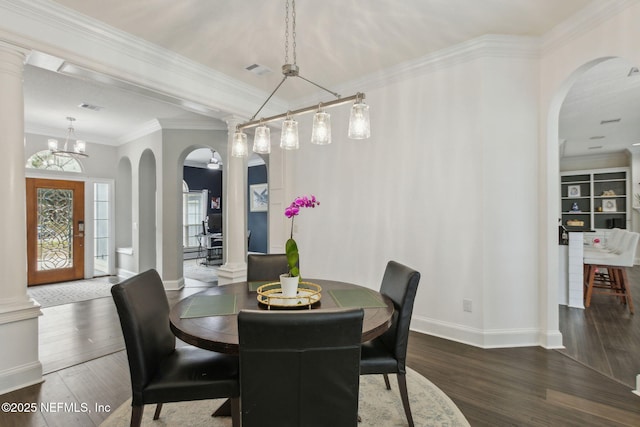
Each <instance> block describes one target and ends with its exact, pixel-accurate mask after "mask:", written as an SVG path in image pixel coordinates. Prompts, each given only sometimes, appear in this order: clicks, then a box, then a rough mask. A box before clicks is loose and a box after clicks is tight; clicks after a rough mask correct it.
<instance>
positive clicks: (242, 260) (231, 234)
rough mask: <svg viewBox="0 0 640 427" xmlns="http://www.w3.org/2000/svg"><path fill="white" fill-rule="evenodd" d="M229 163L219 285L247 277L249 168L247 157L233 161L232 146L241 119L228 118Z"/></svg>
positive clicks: (226, 164) (227, 160)
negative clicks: (222, 261) (222, 256)
mask: <svg viewBox="0 0 640 427" xmlns="http://www.w3.org/2000/svg"><path fill="white" fill-rule="evenodd" d="M225 121H226V122H227V132H228V137H227V159H226V163H225V169H224V171H225V173H224V175H223V178H222V179H223V181H224V192H223V198H224V200H223V202H222V204H223V209H224V213H223V221H224V226H223V230H222V232H223V239H224V244H223V254H224V260H225V262H224V264H223V265H222V266H220V268H219V269H218V284H219V285H226V284H229V283H233V282H237V281H241V280H245V279H246V277H247V261H246V259H247V257H246V254H247V167H248V166H247V165H248V159H247V158H246V157H233V156H232V155H231V145H232V144H233V134H234V132H235V130H236V125H237V124H238V123H240V119H239V118H238V117H227V118H226V119H225Z"/></svg>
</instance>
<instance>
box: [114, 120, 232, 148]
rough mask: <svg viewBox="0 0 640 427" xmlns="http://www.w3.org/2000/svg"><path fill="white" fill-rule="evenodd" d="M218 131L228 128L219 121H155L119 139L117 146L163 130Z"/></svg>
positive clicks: (150, 121)
mask: <svg viewBox="0 0 640 427" xmlns="http://www.w3.org/2000/svg"><path fill="white" fill-rule="evenodd" d="M163 129H165V130H218V131H225V132H226V131H227V126H226V125H225V124H224V123H223V122H220V121H217V120H214V119H212V120H207V119H202V120H198V119H153V120H149V121H148V122H146V123H144V124H142V125H141V126H140V127H138V128H137V129H135V130H133V131H131V132H129V133H126V134H124V135H122V136H121V137H120V138H118V141H117V144H115V145H120V144H126V143H128V142H131V141H135V140H136V139H140V138H142V137H145V136H147V135H150V134H152V133H154V132H158V131H161V130H163Z"/></svg>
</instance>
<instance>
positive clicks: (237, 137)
mask: <svg viewBox="0 0 640 427" xmlns="http://www.w3.org/2000/svg"><path fill="white" fill-rule="evenodd" d="M231 155H232V156H233V157H246V156H248V155H249V147H248V146H247V134H246V133H244V132H241V131H236V133H234V134H233V143H232V144H231Z"/></svg>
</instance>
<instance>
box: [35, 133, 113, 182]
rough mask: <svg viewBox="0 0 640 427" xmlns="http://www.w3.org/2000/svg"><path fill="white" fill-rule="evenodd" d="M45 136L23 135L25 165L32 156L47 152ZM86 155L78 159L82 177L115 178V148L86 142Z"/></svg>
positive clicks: (46, 137)
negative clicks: (82, 171)
mask: <svg viewBox="0 0 640 427" xmlns="http://www.w3.org/2000/svg"><path fill="white" fill-rule="evenodd" d="M48 138H49V137H48V136H46V135H38V134H33V133H27V134H25V141H26V145H25V163H26V162H27V159H28V158H29V157H31V156H32V155H33V154H35V153H37V152H39V151H43V150H47V139H48ZM86 152H87V154H88V155H89V157H86V158H82V159H80V162H81V163H82V167H83V168H84V173H83V174H82V175H86V176H90V177H93V178H107V179H115V178H116V167H115V166H114V165H115V164H116V161H117V148H116V147H114V146H110V145H104V144H94V143H92V142H89V141H87V149H86Z"/></svg>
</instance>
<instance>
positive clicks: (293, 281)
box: [280, 195, 320, 297]
mask: <svg viewBox="0 0 640 427" xmlns="http://www.w3.org/2000/svg"><path fill="white" fill-rule="evenodd" d="M319 204H320V202H319V201H318V200H317V199H316V196H314V195H309V196H302V197H296V198H295V200H294V201H293V202H292V203H291V204H290V205H289V206H288V207H287V208H286V209H285V210H284V215H285V216H286V217H287V218H291V234H290V235H289V239H288V240H287V243H286V244H285V252H286V254H287V264H288V265H289V273H288V274H282V275H280V285H281V286H282V294H283V295H284V296H285V297H293V296H295V295H296V293H297V292H298V284H299V281H300V268H299V260H300V255H299V254H298V244H297V243H296V241H295V240H294V239H293V220H294V218H295V217H296V216H297V215H298V214H299V213H300V209H302V208H315V207H316V206H317V205H319Z"/></svg>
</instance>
